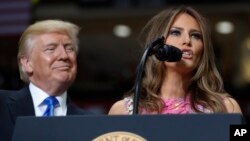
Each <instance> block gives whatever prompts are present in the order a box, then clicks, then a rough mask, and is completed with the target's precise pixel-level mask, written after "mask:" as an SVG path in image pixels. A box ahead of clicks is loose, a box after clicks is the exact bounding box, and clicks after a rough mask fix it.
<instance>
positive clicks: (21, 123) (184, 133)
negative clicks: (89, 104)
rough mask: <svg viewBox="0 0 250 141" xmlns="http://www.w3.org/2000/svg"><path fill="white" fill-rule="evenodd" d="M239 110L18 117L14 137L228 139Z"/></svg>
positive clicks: (63, 140)
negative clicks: (195, 112) (217, 112)
mask: <svg viewBox="0 0 250 141" xmlns="http://www.w3.org/2000/svg"><path fill="white" fill-rule="evenodd" d="M239 124H243V120H242V116H241V115H240V114H188V115H113V116H108V115H88V116H66V117H19V118H18V119H17V121H16V127H15V130H14V134H13V141H144V140H147V141H201V140H202V141H229V138H230V133H229V132H230V125H239Z"/></svg>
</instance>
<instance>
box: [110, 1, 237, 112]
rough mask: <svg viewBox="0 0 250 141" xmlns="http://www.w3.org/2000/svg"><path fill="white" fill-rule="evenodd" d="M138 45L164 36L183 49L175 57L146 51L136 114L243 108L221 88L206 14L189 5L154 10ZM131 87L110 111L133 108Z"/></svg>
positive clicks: (231, 110)
mask: <svg viewBox="0 0 250 141" xmlns="http://www.w3.org/2000/svg"><path fill="white" fill-rule="evenodd" d="M141 35H142V36H141V39H142V45H143V46H145V45H147V44H150V43H152V42H153V41H154V40H155V39H157V38H158V37H161V36H164V37H165V44H168V45H172V46H175V47H177V48H179V49H180V50H181V51H182V58H181V60H180V61H178V62H167V61H159V60H158V59H157V58H156V57H155V55H151V56H149V57H148V59H147V61H146V64H145V68H144V74H143V78H142V89H141V90H142V93H141V94H140V95H141V96H140V97H139V104H138V107H139V108H138V111H139V114H189V113H241V108H240V106H239V104H238V103H237V101H236V100H235V99H234V98H233V97H232V96H230V95H229V94H228V93H227V92H226V91H225V89H224V86H223V81H222V78H221V76H220V74H219V72H218V70H217V68H216V64H215V60H214V59H215V57H214V51H213V47H212V42H211V39H210V32H209V29H208V25H207V23H206V20H205V18H204V17H203V16H202V15H201V14H199V13H198V12H197V11H196V10H195V9H193V8H191V7H185V6H182V7H177V8H171V9H166V10H164V11H162V12H160V13H159V14H157V15H155V16H154V17H153V18H152V19H151V20H150V21H149V22H148V23H147V24H146V26H145V27H144V29H143V31H142V33H141ZM134 94H135V89H134V88H132V90H131V91H129V92H128V93H127V94H126V96H125V97H124V99H122V100H120V101H117V102H115V103H114V104H113V106H112V107H111V109H110V111H109V114H110V115H117V114H125V115H126V114H132V111H133V96H134Z"/></svg>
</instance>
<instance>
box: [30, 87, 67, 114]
mask: <svg viewBox="0 0 250 141" xmlns="http://www.w3.org/2000/svg"><path fill="white" fill-rule="evenodd" d="M29 89H30V93H31V97H32V100H33V104H34V109H35V115H36V116H43V113H44V112H45V110H46V108H47V105H45V104H43V101H44V99H46V98H47V97H49V96H50V95H48V94H47V93H46V92H44V91H43V90H41V89H40V88H38V87H37V86H35V85H34V84H33V83H30V84H29ZM56 99H57V100H58V102H59V106H57V107H56V108H55V113H54V115H55V116H66V113H67V104H66V99H67V92H66V91H65V92H64V93H63V94H61V95H59V96H56Z"/></svg>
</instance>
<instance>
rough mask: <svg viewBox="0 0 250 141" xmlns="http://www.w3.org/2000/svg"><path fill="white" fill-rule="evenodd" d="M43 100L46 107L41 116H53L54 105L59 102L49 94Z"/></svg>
mask: <svg viewBox="0 0 250 141" xmlns="http://www.w3.org/2000/svg"><path fill="white" fill-rule="evenodd" d="M43 102H44V104H46V105H47V109H46V110H45V112H44V114H43V116H45V117H50V116H54V110H55V107H56V106H57V105H58V104H59V102H58V100H57V99H56V98H55V97H54V96H50V97H47V98H46V99H45V100H44V101H43Z"/></svg>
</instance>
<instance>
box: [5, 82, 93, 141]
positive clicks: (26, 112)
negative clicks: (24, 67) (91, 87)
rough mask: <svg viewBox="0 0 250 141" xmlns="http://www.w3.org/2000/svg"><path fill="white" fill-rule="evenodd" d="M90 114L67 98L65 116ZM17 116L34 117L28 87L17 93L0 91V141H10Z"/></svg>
mask: <svg viewBox="0 0 250 141" xmlns="http://www.w3.org/2000/svg"><path fill="white" fill-rule="evenodd" d="M84 114H92V113H91V112H88V111H85V110H83V109H80V108H78V107H76V106H75V105H74V104H73V103H72V102H71V101H70V99H69V98H68V99H67V115H84ZM18 116H35V110H34V107H33V101H32V97H31V93H30V90H29V87H28V86H27V87H24V88H23V89H21V90H19V91H7V90H0V141H11V137H12V134H13V130H14V126H15V121H16V118H17V117H18Z"/></svg>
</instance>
